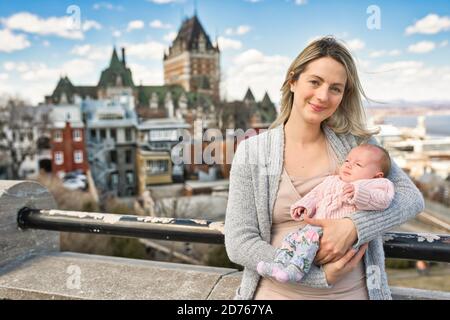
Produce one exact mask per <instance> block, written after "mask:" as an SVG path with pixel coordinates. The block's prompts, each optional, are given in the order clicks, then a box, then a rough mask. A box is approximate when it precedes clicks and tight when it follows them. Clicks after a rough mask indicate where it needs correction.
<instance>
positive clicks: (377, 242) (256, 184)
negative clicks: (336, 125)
mask: <svg viewBox="0 0 450 320" xmlns="http://www.w3.org/2000/svg"><path fill="white" fill-rule="evenodd" d="M322 129H323V131H324V133H325V135H326V137H327V139H328V141H329V142H330V145H331V146H332V148H333V150H334V152H335V153H336V155H337V158H338V161H339V162H340V163H342V162H343V161H344V160H345V157H346V155H347V154H348V153H349V152H350V150H351V149H352V148H353V147H355V146H357V145H359V144H360V143H362V142H363V141H361V140H360V139H358V138H357V137H355V136H353V135H350V134H346V135H344V134H335V133H334V131H332V130H331V129H330V128H329V127H327V126H323V127H322ZM368 142H369V143H373V144H376V140H375V139H374V138H371V139H370V140H369V141H368ZM283 163H284V125H280V126H278V127H276V128H273V129H271V130H268V131H266V132H264V133H261V134H259V135H257V136H253V137H251V138H249V139H247V140H244V141H242V142H241V143H240V144H239V147H238V148H237V150H236V153H235V155H234V158H233V163H232V167H231V172H230V192H229V197H228V204H227V210H226V217H225V246H226V250H227V254H228V257H229V258H230V260H231V261H233V262H235V263H237V264H239V265H242V266H244V272H243V276H242V281H241V284H240V286H239V288H238V290H237V291H236V296H235V299H247V300H248V299H252V298H253V296H254V293H255V290H256V287H257V285H258V282H259V280H260V276H259V275H258V273H257V272H256V265H257V263H258V262H259V261H267V262H269V261H272V260H273V259H274V257H275V251H276V248H275V247H273V246H272V245H270V240H271V234H270V233H271V225H272V214H273V208H274V204H275V199H276V195H277V191H278V187H279V182H280V179H281V173H282V169H283ZM388 178H389V179H390V180H391V181H392V182H393V183H394V186H395V196H394V199H393V201H392V203H391V206H390V207H389V208H388V209H386V210H384V211H371V212H364V211H360V212H355V213H353V214H352V215H351V219H352V220H353V222H354V223H355V226H356V229H357V234H358V241H357V243H356V244H355V247H359V246H360V245H362V244H364V243H367V242H369V247H368V249H367V251H366V253H365V255H364V263H365V271H366V279H367V281H366V283H367V288H368V294H369V298H370V299H371V300H380V299H392V297H391V292H390V290H389V286H388V282H387V276H386V272H385V269H384V251H383V241H382V234H383V233H384V232H386V231H388V230H389V229H391V228H392V227H395V226H398V225H400V224H402V223H404V222H405V221H406V220H408V219H411V218H413V217H414V216H415V215H416V214H418V213H420V212H421V211H423V209H424V200H423V197H422V194H421V193H420V192H419V190H418V189H417V188H416V186H415V185H414V184H413V183H412V181H411V180H410V179H409V177H408V176H407V175H406V174H405V173H404V172H403V171H402V170H401V169H400V168H399V167H398V166H397V165H396V164H395V163H392V168H391V172H390V174H389V176H388ZM302 284H303V285H305V286H309V287H313V288H331V286H330V285H328V283H327V281H326V278H325V273H324V271H323V268H322V267H317V266H315V265H314V264H313V267H312V268H311V269H310V271H309V273H308V274H307V275H306V276H305V277H304V278H303V280H302Z"/></svg>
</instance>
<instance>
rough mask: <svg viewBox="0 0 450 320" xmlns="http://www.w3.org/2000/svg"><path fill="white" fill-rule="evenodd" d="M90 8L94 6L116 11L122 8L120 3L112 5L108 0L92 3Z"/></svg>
mask: <svg viewBox="0 0 450 320" xmlns="http://www.w3.org/2000/svg"><path fill="white" fill-rule="evenodd" d="M92 8H94V10H100V9H106V10H116V11H122V10H123V7H122V6H120V5H119V6H116V5H113V4H111V3H108V2H100V3H94V5H93V6H92Z"/></svg>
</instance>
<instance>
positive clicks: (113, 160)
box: [109, 150, 117, 163]
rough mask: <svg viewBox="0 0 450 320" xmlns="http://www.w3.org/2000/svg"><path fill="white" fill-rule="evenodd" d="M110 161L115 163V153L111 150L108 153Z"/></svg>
mask: <svg viewBox="0 0 450 320" xmlns="http://www.w3.org/2000/svg"><path fill="white" fill-rule="evenodd" d="M109 156H110V159H111V162H112V163H116V162H117V151H116V150H112V151H111V152H110V153H109Z"/></svg>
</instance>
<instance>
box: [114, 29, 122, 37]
mask: <svg viewBox="0 0 450 320" xmlns="http://www.w3.org/2000/svg"><path fill="white" fill-rule="evenodd" d="M121 35H122V32H120V31H119V30H114V31H113V33H112V36H113V37H114V38H119V37H120V36H121Z"/></svg>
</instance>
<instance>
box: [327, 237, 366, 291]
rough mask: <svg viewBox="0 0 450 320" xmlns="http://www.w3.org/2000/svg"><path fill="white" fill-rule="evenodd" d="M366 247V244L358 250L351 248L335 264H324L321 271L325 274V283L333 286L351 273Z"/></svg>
mask: <svg viewBox="0 0 450 320" xmlns="http://www.w3.org/2000/svg"><path fill="white" fill-rule="evenodd" d="M368 246H369V245H368V244H367V243H366V244H364V245H362V246H361V247H360V248H359V250H356V249H353V248H352V249H350V250H349V251H348V252H347V253H346V254H345V255H344V256H343V257H342V258H340V259H339V260H337V261H336V262H330V263H327V264H324V265H323V271H324V272H325V277H326V279H327V283H328V284H329V285H333V284H335V283H336V282H337V281H338V280H339V279H341V278H342V277H343V276H344V275H345V274H347V273H348V272H350V271H352V270H353V269H354V268H355V267H356V265H357V264H358V262H359V261H361V258H362V257H363V256H364V253H365V252H366V250H367V247H368Z"/></svg>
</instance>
